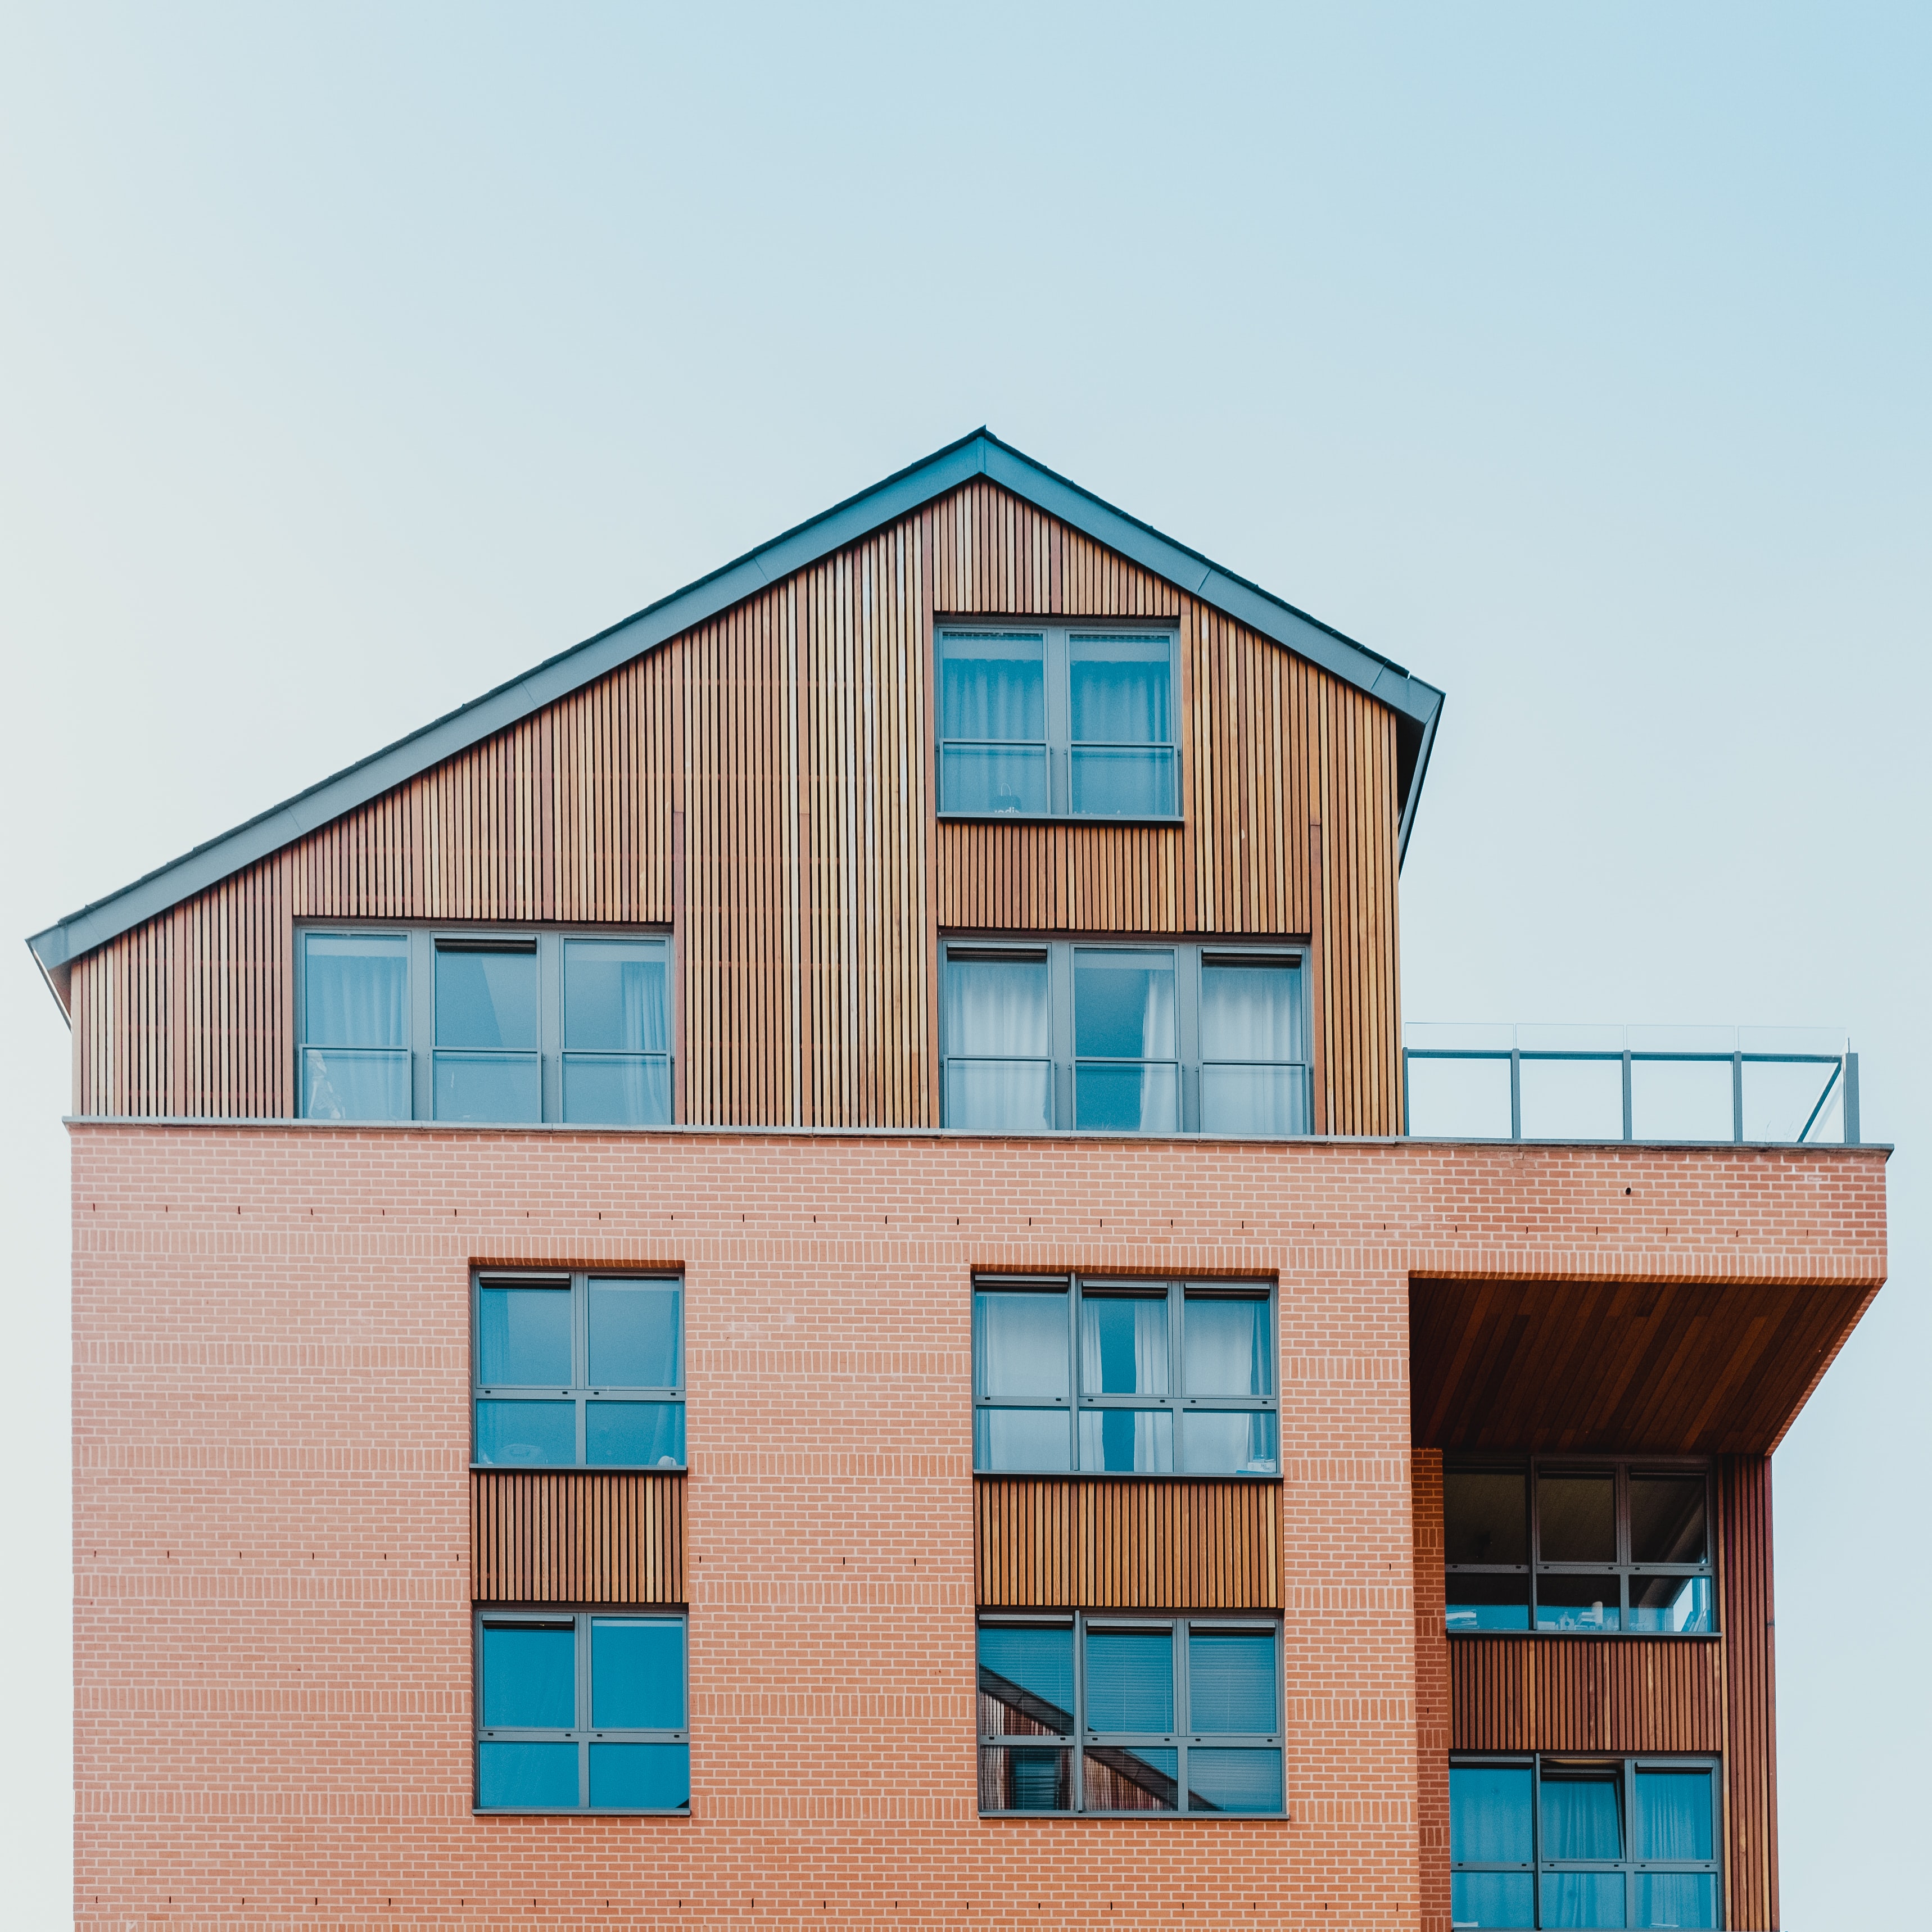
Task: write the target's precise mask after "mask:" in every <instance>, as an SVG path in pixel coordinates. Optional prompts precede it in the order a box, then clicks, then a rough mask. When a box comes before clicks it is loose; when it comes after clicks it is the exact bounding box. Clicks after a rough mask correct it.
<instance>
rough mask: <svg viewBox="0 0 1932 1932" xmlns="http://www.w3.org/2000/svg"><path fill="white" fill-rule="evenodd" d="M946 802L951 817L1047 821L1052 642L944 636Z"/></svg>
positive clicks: (999, 634)
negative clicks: (971, 814) (1002, 815)
mask: <svg viewBox="0 0 1932 1932" xmlns="http://www.w3.org/2000/svg"><path fill="white" fill-rule="evenodd" d="M939 655H940V666H939V704H940V736H941V739H944V740H946V741H947V742H944V743H943V744H942V745H941V748H940V774H939V782H940V797H941V801H942V802H943V805H944V809H945V810H946V811H975V812H1014V813H1029V814H1038V813H1043V812H1045V811H1046V809H1047V790H1046V639H1045V637H1043V636H1041V635H1040V634H1034V633H1027V632H1022V631H980V632H959V631H942V632H941V635H940V647H939Z"/></svg>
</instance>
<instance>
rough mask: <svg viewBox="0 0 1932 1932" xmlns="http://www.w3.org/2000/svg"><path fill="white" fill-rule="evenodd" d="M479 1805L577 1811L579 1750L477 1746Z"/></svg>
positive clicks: (488, 1744)
mask: <svg viewBox="0 0 1932 1932" xmlns="http://www.w3.org/2000/svg"><path fill="white" fill-rule="evenodd" d="M476 1802H477V1803H478V1805H482V1806H484V1807H485V1808H490V1807H492V1806H497V1805H502V1806H511V1807H514V1808H516V1809H517V1810H520V1811H525V1810H527V1811H563V1810H566V1809H567V1810H570V1811H574V1810H576V1808H577V1805H578V1803H579V1799H578V1797H577V1747H576V1746H575V1745H568V1744H556V1745H534V1744H532V1745H521V1744H499V1743H495V1742H484V1743H482V1744H480V1745H478V1746H477V1747H476Z"/></svg>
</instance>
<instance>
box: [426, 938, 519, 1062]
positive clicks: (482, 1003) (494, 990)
mask: <svg viewBox="0 0 1932 1932" xmlns="http://www.w3.org/2000/svg"><path fill="white" fill-rule="evenodd" d="M436 1043H437V1046H449V1047H463V1048H474V1049H484V1048H501V1049H505V1050H506V1051H508V1052H519V1053H524V1052H529V1053H533V1052H535V1051H536V1045H537V956H536V953H535V949H534V948H532V949H531V950H529V951H527V952H516V953H471V952H460V953H459V952H448V953H445V952H439V953H437V956H436Z"/></svg>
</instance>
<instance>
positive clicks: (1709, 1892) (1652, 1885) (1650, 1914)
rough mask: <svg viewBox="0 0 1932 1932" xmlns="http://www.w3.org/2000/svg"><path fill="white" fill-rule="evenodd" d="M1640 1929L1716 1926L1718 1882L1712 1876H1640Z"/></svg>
mask: <svg viewBox="0 0 1932 1932" xmlns="http://www.w3.org/2000/svg"><path fill="white" fill-rule="evenodd" d="M1717 1922H1718V1880H1717V1876H1716V1874H1715V1873H1712V1872H1639V1873H1637V1923H1638V1924H1640V1925H1715V1924H1717Z"/></svg>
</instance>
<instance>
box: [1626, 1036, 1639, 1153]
mask: <svg viewBox="0 0 1932 1932" xmlns="http://www.w3.org/2000/svg"><path fill="white" fill-rule="evenodd" d="M1631 1121H1632V1115H1631V1052H1630V1049H1629V1048H1628V1047H1625V1049H1624V1139H1625V1140H1627V1141H1634V1140H1635V1139H1637V1135H1636V1133H1635V1131H1634V1129H1633V1127H1632V1124H1631Z"/></svg>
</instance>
